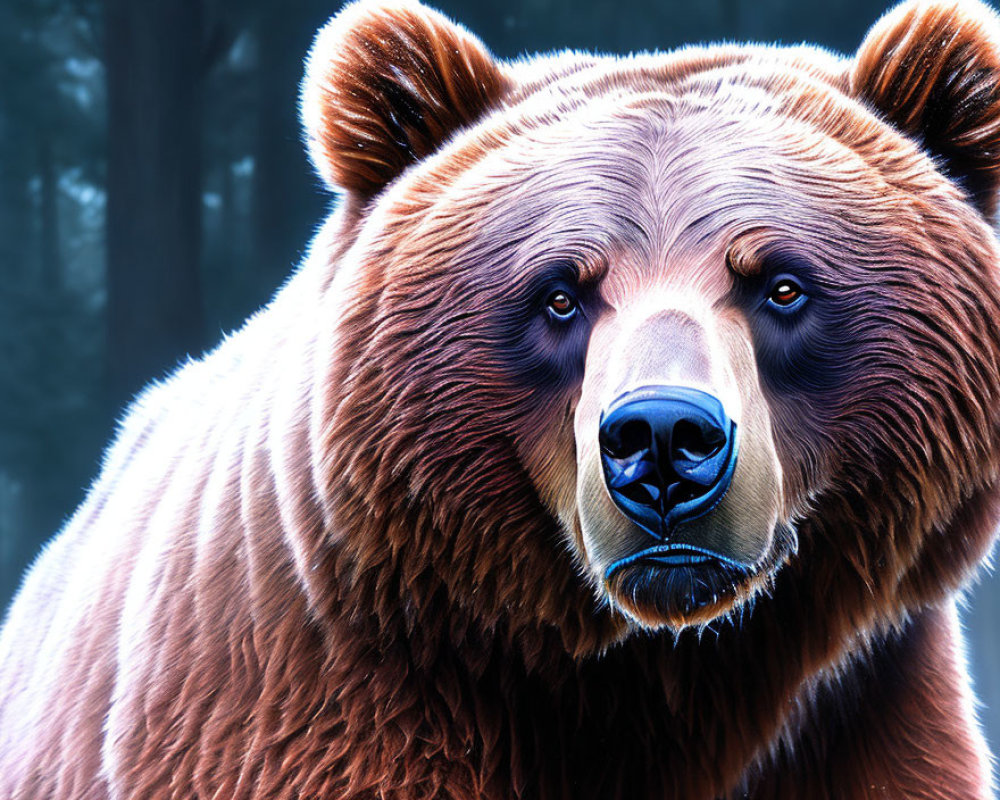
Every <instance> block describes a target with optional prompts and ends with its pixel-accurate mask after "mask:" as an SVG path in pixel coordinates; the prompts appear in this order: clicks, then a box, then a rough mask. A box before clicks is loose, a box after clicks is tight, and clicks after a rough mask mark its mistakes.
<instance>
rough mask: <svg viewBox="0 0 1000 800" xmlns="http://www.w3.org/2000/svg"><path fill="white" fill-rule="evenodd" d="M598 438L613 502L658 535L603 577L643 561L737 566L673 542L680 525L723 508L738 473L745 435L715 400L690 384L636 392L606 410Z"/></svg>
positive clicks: (711, 552)
mask: <svg viewBox="0 0 1000 800" xmlns="http://www.w3.org/2000/svg"><path fill="white" fill-rule="evenodd" d="M598 441H599V444H600V452H601V466H602V468H603V472H604V480H605V484H606V487H607V490H608V493H609V495H610V496H611V499H612V501H613V502H614V504H615V505H616V506H617V507H618V509H619V510H620V511H621V512H622V513H623V514H625V516H626V517H628V518H629V519H630V520H632V521H633V522H635V523H636V524H637V525H639V526H640V527H641V528H642V529H643V530H644V531H645V532H647V533H648V534H650V536H652V537H653V542H651V543H650V545H651V546H650V547H648V548H645V549H642V550H640V551H639V552H636V553H632V554H630V555H629V556H628V557H626V558H621V559H618V560H617V561H615V562H614V563H612V564H611V565H610V566H609V567H608V568H607V570H606V572H605V578H609V577H610V576H611V575H612V573H614V572H615V571H616V570H618V569H619V568H621V567H623V566H626V565H627V564H632V563H636V562H637V561H650V562H653V563H656V564H659V565H661V566H691V565H695V564H700V563H706V562H709V561H711V560H713V559H714V560H716V561H721V562H724V563H728V562H731V561H732V559H731V558H729V557H727V556H725V555H723V554H721V553H718V552H715V551H714V550H713V549H711V548H708V547H701V546H699V545H698V544H697V543H683V544H682V543H676V542H671V541H670V539H671V535H672V534H673V532H674V530H675V529H676V526H677V525H678V524H679V523H681V522H685V521H689V520H693V519H697V518H698V517H701V516H703V515H705V514H708V513H709V512H710V511H711V510H712V509H713V508H715V507H716V506H717V505H718V504H719V502H720V501H721V500H722V498H723V497H724V496H725V494H726V491H727V490H728V489H729V486H730V484H731V483H732V479H733V474H734V472H735V471H736V460H737V457H738V452H739V431H738V429H737V425H736V423H735V422H734V421H733V420H731V419H730V418H729V416H728V415H727V414H726V410H725V407H724V406H723V404H722V402H721V401H720V400H719V399H718V398H717V397H715V396H714V395H712V394H709V393H708V392H704V391H701V390H700V389H695V388H691V387H687V386H645V387H641V388H639V389H634V390H632V391H629V392H626V393H625V394H624V395H622V396H621V397H619V398H618V399H616V400H615V401H614V402H613V403H611V404H610V406H609V407H608V408H607V409H606V410H605V412H604V413H602V415H601V420H600V431H599V434H598ZM733 565H734V566H737V565H736V564H733ZM738 566H742V565H738Z"/></svg>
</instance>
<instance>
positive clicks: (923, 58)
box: [850, 0, 1000, 218]
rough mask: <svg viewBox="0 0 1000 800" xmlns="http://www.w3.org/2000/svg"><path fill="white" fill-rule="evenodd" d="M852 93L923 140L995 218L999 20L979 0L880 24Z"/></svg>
mask: <svg viewBox="0 0 1000 800" xmlns="http://www.w3.org/2000/svg"><path fill="white" fill-rule="evenodd" d="M850 80H851V91H852V94H853V95H854V96H855V97H857V98H859V99H861V100H862V101H863V102H865V103H866V104H867V105H869V106H870V107H871V108H873V109H874V110H875V111H876V112H877V113H878V114H880V115H881V116H882V117H883V118H884V119H886V120H887V121H888V122H890V123H891V124H893V125H894V126H896V127H897V128H898V129H900V130H901V131H903V132H904V133H906V134H908V135H910V136H912V137H913V138H914V139H916V140H917V141H919V142H920V143H921V144H922V145H923V146H924V148H925V149H926V151H927V152H928V153H930V154H931V155H932V156H934V157H936V158H937V160H938V162H939V163H940V164H941V165H942V167H943V169H944V171H945V172H946V173H947V174H948V175H949V176H950V177H951V178H953V179H954V180H955V181H956V182H957V183H959V184H960V185H961V186H962V188H963V189H965V191H966V192H967V193H968V195H969V196H970V198H971V199H972V202H973V204H974V205H975V206H976V207H977V208H978V209H979V210H980V211H981V212H982V213H983V214H984V215H985V216H986V217H989V218H992V216H993V215H994V213H995V212H996V207H997V190H998V188H1000V22H998V20H997V17H996V15H995V14H994V13H993V12H992V11H991V10H990V9H989V8H987V7H986V6H985V5H983V4H982V3H980V2H978V0H947V1H946V0H911V2H907V3H903V4H902V5H899V6H897V7H896V8H894V9H893V10H892V11H890V12H889V13H888V14H886V15H885V16H884V17H883V18H882V19H881V20H879V22H877V23H876V24H875V26H874V27H873V28H872V30H871V31H870V32H869V33H868V36H867V38H866V39H865V41H864V43H863V44H862V45H861V48H860V50H859V51H858V54H857V57H856V58H855V61H854V64H853V66H852V69H851V78H850Z"/></svg>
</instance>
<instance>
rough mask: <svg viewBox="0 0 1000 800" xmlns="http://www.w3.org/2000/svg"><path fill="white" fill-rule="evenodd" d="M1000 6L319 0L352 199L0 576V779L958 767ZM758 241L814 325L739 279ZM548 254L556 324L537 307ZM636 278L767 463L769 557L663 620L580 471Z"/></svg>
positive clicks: (516, 776) (409, 777)
mask: <svg viewBox="0 0 1000 800" xmlns="http://www.w3.org/2000/svg"><path fill="white" fill-rule="evenodd" d="M997 30H1000V29H998V27H997V22H996V20H995V19H994V18H993V17H992V15H991V14H990V13H989V12H988V11H986V10H985V9H983V8H982V7H980V6H978V5H975V4H973V3H967V2H961V3H955V2H940V3H934V2H930V3H914V4H908V5H906V6H904V7H903V8H902V9H901V10H899V11H898V12H896V13H894V14H893V15H891V16H889V17H888V18H887V19H886V20H884V21H883V22H881V23H880V24H879V26H877V27H876V29H875V30H874V31H873V33H872V34H871V36H870V37H869V39H868V40H866V42H865V43H864V44H863V45H862V48H861V50H860V51H859V54H858V56H857V57H856V58H855V59H853V60H840V59H837V58H835V57H833V56H830V55H828V54H826V53H823V52H821V51H817V50H811V49H808V48H793V49H778V48H768V47H752V46H748V47H713V48H706V49H692V50H684V51H681V52H679V53H675V54H668V55H655V56H654V55H649V56H637V57H634V58H630V59H611V58H600V59H598V58H593V57H590V56H582V55H578V54H569V53H567V54H561V55H557V56H552V57H547V58H539V59H532V60H527V61H523V62H518V63H515V64H503V63H497V62H495V61H494V60H493V59H492V58H491V57H490V56H489V54H488V53H487V52H486V50H485V49H484V48H483V47H482V46H481V45H480V44H479V43H478V42H477V41H476V40H475V39H474V38H473V37H471V36H470V35H469V34H467V33H465V32H463V31H461V30H460V29H458V28H457V27H455V26H453V25H452V24H451V23H449V22H447V21H446V20H444V19H443V18H441V17H440V16H439V15H437V14H435V13H434V12H431V11H429V10H427V9H424V8H423V7H421V6H419V5H415V4H412V3H401V4H387V5H378V4H363V5H356V6H352V7H349V8H348V9H347V10H345V11H344V12H342V14H341V15H340V16H339V17H337V18H336V19H335V20H334V21H333V22H332V23H331V25H330V26H329V27H328V28H327V29H325V31H324V32H322V33H321V35H320V37H319V39H318V40H317V45H316V47H315V49H314V51H313V53H312V55H311V57H310V62H309V75H308V77H307V83H306V86H305V89H304V95H303V97H304V100H303V105H304V108H303V113H304V117H305V119H306V124H307V131H308V134H309V136H310V149H311V152H312V154H313V157H314V160H315V162H316V164H317V167H318V169H319V170H320V172H321V173H322V174H323V176H324V177H325V178H326V179H327V181H328V182H329V183H330V184H331V185H334V186H338V187H340V188H341V189H343V190H344V191H345V196H344V198H343V199H342V202H341V204H340V206H339V209H338V211H337V212H336V213H335V214H334V216H333V217H332V219H331V220H330V221H329V222H328V223H327V225H326V226H325V227H324V228H323V230H322V231H321V232H320V233H319V235H318V236H317V238H316V240H315V242H314V243H313V247H312V251H311V253H310V255H309V257H308V259H307V261H306V263H305V264H304V265H303V267H302V269H301V270H300V271H299V272H298V273H297V275H296V276H295V277H294V278H293V280H292V281H291V282H290V283H289V284H288V285H287V286H286V287H285V288H284V289H283V290H282V291H281V293H280V294H279V295H278V296H277V298H276V299H275V301H274V302H273V303H272V304H271V306H269V307H268V308H267V309H266V310H265V311H263V312H262V313H261V314H259V315H258V316H256V317H255V318H253V319H252V320H251V321H250V322H249V323H248V324H247V326H246V327H245V328H244V329H243V330H242V331H240V332H239V333H238V334H237V335H235V336H234V337H232V338H231V339H230V340H228V341H227V342H225V343H224V344H223V345H222V346H221V347H220V348H219V349H218V350H217V351H216V352H215V353H213V354H212V355H211V356H209V357H208V358H206V359H205V360H204V361H202V362H198V363H192V364H189V365H187V366H186V367H184V368H183V369H182V370H181V371H180V372H179V373H178V374H177V375H176V376H175V377H174V378H172V379H171V380H170V381H168V382H167V383H166V384H164V385H161V386H157V387H154V388H152V389H150V390H149V391H147V392H146V393H145V394H144V395H143V396H142V397H141V398H140V399H139V401H138V402H137V404H136V405H135V406H134V407H133V408H132V410H131V411H130V413H129V414H128V416H127V418H126V420H125V422H124V425H123V428H122V432H121V434H120V436H119V439H118V441H117V442H116V444H115V445H114V447H113V448H112V449H111V451H110V453H109V456H108V459H107V462H106V464H105V466H104V469H103V471H102V474H101V476H100V478H99V479H98V481H97V483H96V484H95V486H94V487H93V489H92V491H91V493H90V495H89V496H88V499H87V500H86V502H85V503H84V505H83V506H82V507H81V508H80V509H79V510H78V512H77V514H76V516H75V517H74V518H73V520H72V521H71V523H70V524H69V525H68V527H67V528H66V530H64V531H63V532H62V534H60V536H59V537H58V538H57V539H56V540H54V542H53V543H52V544H51V545H50V546H49V547H48V549H47V550H46V552H45V553H44V554H43V556H42V557H41V558H40V559H39V561H38V562H37V564H36V565H35V567H34V568H33V569H32V571H31V573H30V574H29V576H28V578H27V580H26V582H25V584H24V586H23V588H22V590H21V592H20V595H19V597H18V599H17V600H16V602H15V604H14V606H13V607H12V609H11V612H10V614H9V616H8V619H7V622H6V625H5V627H4V630H3V634H2V637H0V795H2V796H3V797H13V798H20V799H21V800H28V798H31V799H32V800H34V799H36V798H93V799H94V800H104V799H105V798H107V799H108V800H125V799H126V798H135V799H136V800H137V799H138V798H144V799H146V798H205V799H207V798H288V799H289V800H291V798H345V800H346V799H348V798H350V799H351V800H362V799H363V798H381V800H404V799H405V800H413V799H417V798H428V799H430V798H455V799H457V798H463V799H465V798H562V797H575V798H601V799H602V800H603V799H604V798H622V799H625V798H640V797H649V798H653V797H655V798H671V799H672V800H714V799H715V798H733V800H735V798H755V799H759V800H770V799H772V798H773V799H774V800H778V799H779V798H786V799H790V798H803V797H807V798H810V799H813V798H817V799H819V800H822V798H829V799H830V800H843V799H844V798H852V799H854V798H883V797H885V798H923V799H924V800H946V799H948V798H951V799H953V800H959V799H961V800H967V799H968V798H986V797H989V796H990V787H989V781H990V777H989V767H988V763H987V758H986V754H985V748H984V744H983V741H982V737H981V735H980V733H979V732H978V730H977V728H976V724H975V720H974V718H973V713H972V708H971V699H970V694H969V689H968V677H967V675H966V672H965V668H964V664H963V662H962V653H961V634H960V631H959V629H958V625H957V621H956V615H955V611H954V599H953V598H954V593H955V592H956V591H958V590H960V589H961V587H962V586H963V585H964V583H965V582H966V581H967V580H968V579H969V577H970V576H971V575H972V573H973V571H974V568H975V566H976V564H977V563H978V562H979V561H980V559H981V558H982V557H983V556H984V554H985V553H986V552H987V550H988V549H989V547H990V544H991V541H992V532H993V530H994V529H995V526H996V523H997V521H998V519H1000V508H998V502H1000V492H998V490H997V486H996V484H997V480H998V474H1000V473H998V470H1000V435H998V434H1000V427H998V424H1000V419H998V411H997V409H998V408H1000V329H998V324H997V323H998V320H1000V287H998V283H997V269H996V267H997V258H998V246H997V242H996V240H995V238H994V235H993V233H992V232H991V230H990V227H989V224H988V221H987V219H986V217H985V216H984V215H985V214H991V213H992V212H993V210H994V207H995V203H994V200H993V198H994V196H995V191H996V189H997V181H998V175H1000V173H998V169H1000V150H998V148H997V146H996V137H997V135H998V133H997V131H998V129H1000V128H998V124H997V120H998V119H1000V112H998V108H1000V106H998V103H1000V100H998V94H997V88H998V86H1000V71H998V68H997V64H998V58H1000V56H998V52H1000V51H998V49H997V45H996V32H997ZM934 42H945V43H947V46H943V47H941V48H934V47H932V46H931V45H932V43H934ZM928 153H930V154H932V155H933V156H934V157H935V158H936V159H937V160H936V161H935V160H931V158H929V157H928V155H927V154H928ZM776 260H777V261H778V262H780V264H782V265H787V264H792V265H793V266H794V268H795V269H797V270H801V271H802V273H803V274H805V275H808V276H809V282H810V287H811V291H812V292H813V297H811V299H810V302H811V303H813V304H814V308H815V311H813V312H810V313H811V316H809V317H808V320H809V322H808V324H801V325H798V326H794V325H792V324H789V323H786V322H781V323H780V324H779V323H778V322H775V321H774V320H773V319H771V317H768V316H767V315H766V314H765V315H762V314H761V312H760V310H759V305H760V300H759V298H760V291H761V285H762V284H761V281H763V280H764V279H765V277H766V275H768V274H769V270H772V269H773V265H774V263H775V261H776ZM570 267H571V269H570ZM783 268H785V267H783ZM553 271H554V274H556V278H555V279H558V280H560V281H570V280H572V282H573V285H574V287H575V288H574V291H577V292H578V293H579V296H580V298H581V302H582V304H583V306H584V308H585V311H586V315H585V319H584V320H583V321H582V322H581V325H580V326H577V327H574V328H560V329H558V330H556V329H554V328H552V327H551V326H548V325H546V324H542V323H541V322H539V319H540V317H539V316H538V315H536V314H534V312H533V311H532V309H534V308H535V307H536V306H537V304H538V301H537V298H536V297H535V295H536V294H537V291H538V285H539V283H538V282H539V280H540V277H539V276H540V275H547V274H548V273H550V272H553ZM567 274H569V275H570V276H571V277H566V275H567ZM555 279H551V280H555ZM551 280H550V282H549V284H545V285H552V284H551ZM661 297H663V298H677V297H684V298H687V299H686V300H683V302H684V303H686V304H687V305H684V306H683V308H684V309H687V310H686V311H685V312H684V313H685V314H687V313H690V314H691V315H693V316H689V317H684V319H687V320H688V322H689V323H690V325H689V327H692V329H697V330H699V331H702V332H703V333H704V332H705V331H717V335H716V333H712V335H711V336H710V335H709V334H708V333H704V336H702V338H703V339H704V341H705V342H707V343H708V344H705V345H704V347H703V348H702V350H700V351H699V353H700V356H703V357H704V358H705V359H706V362H705V363H709V362H711V364H716V363H724V364H726V365H728V366H726V367H725V369H722V368H720V374H723V373H724V374H725V375H729V376H733V375H735V376H736V379H735V380H734V381H730V382H731V383H733V384H734V386H735V388H734V389H733V392H734V397H738V398H741V399H739V400H734V402H742V404H743V406H744V416H743V417H741V425H744V427H745V428H746V429H747V431H748V434H747V437H748V441H750V442H753V443H755V444H754V446H755V447H757V448H758V449H757V450H756V451H753V452H754V453H756V455H754V456H753V458H757V459H758V462H757V463H759V464H765V463H766V459H767V457H773V459H776V463H777V465H778V467H780V478H781V482H780V485H777V486H773V487H771V488H772V489H773V490H774V492H773V493H774V497H776V498H778V501H780V503H779V504H778V505H776V506H774V508H772V507H771V506H770V505H767V504H768V503H770V502H771V501H770V500H767V499H766V498H757V499H751V501H749V502H750V505H748V506H747V508H749V509H750V510H752V511H755V512H761V513H764V512H767V513H768V514H772V516H774V518H775V519H776V520H777V521H776V523H775V528H774V530H773V531H763V530H762V531H758V533H759V534H760V536H759V537H758V539H755V540H754V541H759V542H760V543H763V544H761V545H760V546H761V547H764V546H765V545H766V548H767V550H766V552H765V553H764V555H762V556H761V558H760V560H759V563H758V564H756V565H755V566H754V569H753V570H752V571H751V572H750V573H748V574H747V575H746V576H743V577H739V578H734V579H733V582H732V585H728V586H721V587H719V591H718V592H717V594H716V595H715V596H713V598H712V599H711V602H709V601H705V602H704V603H702V604H700V605H698V607H697V608H689V609H682V610H681V611H678V610H677V609H676V608H673V607H669V608H668V607H667V606H665V605H664V604H663V603H662V602H660V599H659V597H658V595H657V594H656V593H655V591H654V592H653V593H652V594H646V595H643V594H642V592H643V591H644V587H642V586H638V587H634V588H633V589H629V590H626V589H624V588H623V586H622V585H621V582H616V581H602V580H601V574H602V573H601V571H600V570H595V564H596V563H597V559H598V556H597V555H595V554H596V553H598V551H599V549H600V547H603V546H607V545H608V539H609V537H610V536H611V534H610V533H609V531H624V533H623V534H622V535H623V536H633V535H634V533H635V532H634V531H633V530H631V529H627V530H626V529H625V528H623V527H622V525H623V524H624V523H622V522H621V520H620V519H618V518H616V517H614V516H613V513H612V512H610V511H608V510H607V508H606V506H607V503H606V501H605V500H603V499H602V498H603V495H601V493H600V492H593V493H588V492H587V491H582V492H581V490H580V486H584V488H586V483H585V482H583V483H580V482H579V481H581V480H582V478H581V476H582V475H583V474H584V472H585V470H586V468H588V462H587V461H586V459H587V457H588V456H587V453H588V452H589V451H588V448H591V443H590V442H589V439H588V438H587V437H588V436H590V433H588V431H590V430H591V428H592V427H593V426H590V427H587V426H586V425H582V423H580V420H581V419H586V415H587V414H588V413H592V412H593V413H596V412H595V411H594V410H595V409H597V410H599V407H600V403H601V400H600V398H598V397H597V395H596V394H595V391H596V390H595V389H594V387H595V386H599V385H601V380H602V374H604V373H607V374H610V371H611V367H610V366H609V365H611V364H613V363H615V360H616V359H618V360H621V359H622V358H625V359H626V361H627V362H629V363H631V361H630V360H634V361H635V362H636V363H641V364H642V365H645V366H642V367H641V369H642V370H644V369H647V368H648V369H655V368H659V367H658V366H657V364H659V363H660V362H656V359H653V358H651V357H649V358H647V357H646V356H648V355H649V354H648V353H647V354H645V355H644V354H643V353H638V352H633V351H631V350H626V351H623V350H622V348H621V347H617V348H616V347H615V343H616V342H621V341H625V340H626V339H627V340H628V341H630V342H634V341H640V340H641V339H642V337H641V336H639V334H634V332H629V329H628V322H629V320H630V319H631V317H630V315H632V314H633V313H639V311H638V310H639V309H641V308H645V309H647V311H645V312H643V313H647V312H648V308H649V307H650V306H651V305H652V306H656V304H657V303H658V302H659V298H661ZM692 298H693V299H692ZM670 302H674V300H671V301H670ZM677 302H681V301H677ZM671 308H673V306H671ZM648 313H651V314H652V315H653V316H651V317H649V319H653V320H656V321H658V322H657V324H660V323H663V324H667V322H669V320H667V318H666V317H663V315H662V314H661V315H660V316H657V313H658V312H656V311H655V309H654V311H653V312H648ZM671 313H674V312H671ZM678 313H679V312H678ZM698 314H701V315H702V316H701V317H697V315H698ZM696 317H697V318H698V319H702V318H703V319H704V320H706V321H705V322H704V327H703V328H701V327H698V326H699V325H701V324H702V323H701V322H699V323H698V324H697V325H695V324H694V323H692V322H690V321H691V320H694V319H695V318H696ZM665 320H666V321H665ZM584 324H585V325H586V327H583V325H584ZM623 331H624V332H623ZM636 336H638V337H639V338H638V339H637V338H635V337H636ZM699 336H701V334H699ZM713 336H714V337H715V338H714V339H713V338H712V337H713ZM622 337H626V339H623V338H622ZM627 337H633V338H627ZM716 339H717V340H718V342H721V343H722V344H720V345H718V346H717V347H716V346H715V345H712V344H711V342H714V341H716ZM699 341H701V339H699ZM679 343H680V339H679V340H678V342H677V343H673V344H674V345H675V347H674V348H673V349H671V348H660V347H653V346H652V345H650V347H652V348H653V349H655V350H656V351H657V352H656V355H657V357H658V358H659V357H660V356H662V354H663V353H666V355H667V356H668V357H669V356H670V354H671V353H673V352H680V351H681V350H682V349H683V348H681V347H680V344H679ZM712 347H715V349H714V350H712ZM706 348H707V349H706ZM661 351H662V352H661ZM709 351H711V352H709ZM748 354H750V355H749V356H748ZM712 359H714V361H713V360H712ZM741 359H742V360H741ZM661 361H662V359H661ZM654 362H656V363H654ZM650 364H652V365H653V366H649V365H650ZM661 366H662V364H661ZM636 369H640V368H639V367H636ZM640 371H641V370H640ZM605 377H606V375H605ZM720 380H721V379H720ZM720 385H721V384H720ZM720 391H721V390H720ZM755 404H756V405H755ZM588 409H589V410H588ZM748 409H749V410H748ZM753 409H758V411H757V412H754V413H757V414H758V417H759V418H760V419H759V420H758V421H756V422H755V421H754V420H755V419H757V418H756V417H753V416H752V414H751V413H750V412H751V411H752V410H753ZM760 409H763V410H760ZM765 412H766V413H765ZM574 420H576V425H577V428H576V429H574ZM760 420H763V421H760ZM581 431H583V432H582V433H581ZM748 448H749V446H748ZM750 451H751V449H748V452H750ZM741 458H742V456H741ZM745 479H748V478H745V477H741V476H740V474H739V473H738V474H737V478H736V481H737V483H738V482H740V481H743V480H745ZM734 491H735V489H734ZM778 501H775V502H778ZM601 503H604V505H601ZM729 510H731V509H729ZM583 511H585V512H586V513H587V514H589V515H590V517H588V518H595V517H596V518H599V519H601V520H604V521H605V522H606V526H605V527H604V528H600V529H598V530H593V529H588V527H587V524H586V523H585V521H583V522H582V521H581V517H582V516H586V514H582V512H583ZM719 513H721V512H713V514H715V517H713V519H715V518H718V514H719ZM727 513H728V511H727ZM602 515H603V516H602ZM737 522H738V520H737ZM616 525H617V526H618V527H617V528H616V527H615V526H616ZM718 530H723V529H722V528H719V527H718V526H716V529H713V532H714V533H718ZM735 533H738V531H734V534H735ZM765 534H766V535H765ZM612 544H613V543H612ZM595 548H596V549H595ZM677 574H679V575H681V576H684V575H685V574H686V573H684V572H678V573H677ZM654 589H655V587H654Z"/></svg>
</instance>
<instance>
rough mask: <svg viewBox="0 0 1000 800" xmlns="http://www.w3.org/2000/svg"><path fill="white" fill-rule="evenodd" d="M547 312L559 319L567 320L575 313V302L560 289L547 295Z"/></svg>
mask: <svg viewBox="0 0 1000 800" xmlns="http://www.w3.org/2000/svg"><path fill="white" fill-rule="evenodd" d="M548 307H549V310H550V311H551V312H552V313H553V314H554V315H555V316H556V317H559V318H560V319H569V318H570V317H571V316H573V314H574V313H575V312H576V300H575V299H574V298H573V296H572V295H570V294H569V293H568V292H564V291H562V290H561V289H560V290H559V291H556V292H553V293H552V294H551V295H549V299H548Z"/></svg>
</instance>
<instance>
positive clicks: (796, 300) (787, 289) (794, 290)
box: [767, 277, 806, 312]
mask: <svg viewBox="0 0 1000 800" xmlns="http://www.w3.org/2000/svg"><path fill="white" fill-rule="evenodd" d="M805 301H806V293H805V292H804V291H803V290H802V287H801V286H800V285H799V284H798V283H797V282H796V281H794V280H792V279H791V278H788V277H780V278H778V279H777V280H775V282H774V283H773V284H772V285H771V291H770V293H769V294H768V296H767V302H768V304H769V305H771V306H772V307H774V308H777V309H778V310H779V311H783V312H787V311H794V310H796V309H798V308H801V307H802V305H803V303H805Z"/></svg>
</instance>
